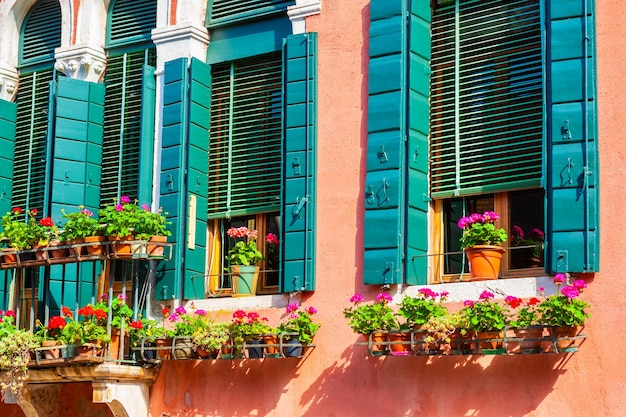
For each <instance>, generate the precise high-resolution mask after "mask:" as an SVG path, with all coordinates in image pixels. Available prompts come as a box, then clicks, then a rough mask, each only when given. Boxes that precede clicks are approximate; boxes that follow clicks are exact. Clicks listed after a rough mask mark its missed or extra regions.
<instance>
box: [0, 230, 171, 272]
mask: <svg viewBox="0 0 626 417" xmlns="http://www.w3.org/2000/svg"><path fill="white" fill-rule="evenodd" d="M166 247H167V248H169V247H171V244H168V243H167V236H152V237H151V238H150V239H149V240H135V239H134V238H133V236H128V237H127V238H124V239H120V238H117V237H109V238H107V237H105V236H88V237H86V238H83V239H74V240H73V241H71V242H56V243H52V244H47V245H39V246H37V247H35V248H33V249H26V250H21V251H17V250H14V249H9V248H4V249H3V250H2V252H0V267H1V268H17V267H25V268H27V267H35V266H42V265H53V264H62V263H70V262H82V261H93V260H98V259H131V258H132V259H143V258H149V259H165V258H166V256H165V248H166ZM169 255H171V251H170V253H168V257H169Z"/></svg>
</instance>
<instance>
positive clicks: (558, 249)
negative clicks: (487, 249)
mask: <svg viewBox="0 0 626 417" xmlns="http://www.w3.org/2000/svg"><path fill="white" fill-rule="evenodd" d="M547 4H548V17H547V18H548V22H549V25H548V28H549V30H548V45H549V54H548V64H547V69H548V87H547V96H548V112H549V116H550V117H549V124H548V133H549V135H548V136H549V141H550V143H549V145H550V146H549V149H550V151H549V152H548V181H549V182H548V192H547V195H548V219H547V223H548V224H547V230H548V245H549V246H548V248H549V250H548V251H547V253H548V256H549V260H548V262H547V264H548V265H549V267H550V270H549V271H548V272H597V271H598V270H599V265H600V260H599V242H600V237H599V197H598V180H599V178H600V175H599V172H598V170H599V165H598V143H597V138H598V136H597V129H598V127H597V102H596V95H597V92H596V83H595V77H596V55H595V39H596V36H595V24H594V19H595V7H594V6H595V2H594V1H587V0H575V1H572V0H550V1H548V2H547Z"/></svg>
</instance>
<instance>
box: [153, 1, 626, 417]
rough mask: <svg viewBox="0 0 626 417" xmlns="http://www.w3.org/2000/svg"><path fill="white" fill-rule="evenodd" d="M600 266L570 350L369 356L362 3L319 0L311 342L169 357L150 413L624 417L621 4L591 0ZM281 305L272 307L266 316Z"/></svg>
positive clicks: (314, 27) (311, 24) (365, 15)
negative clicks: (354, 327) (284, 351)
mask: <svg viewBox="0 0 626 417" xmlns="http://www.w3.org/2000/svg"><path fill="white" fill-rule="evenodd" d="M596 3H597V4H596V8H597V56H598V91H599V100H598V101H599V145H600V170H601V171H600V173H601V174H600V175H601V186H600V187H601V188H600V193H601V194H600V195H601V198H600V200H601V234H602V247H601V267H600V270H601V272H599V273H596V274H592V275H588V276H586V277H585V280H586V281H587V283H588V285H589V288H588V289H587V291H586V292H585V294H584V298H585V299H586V300H587V301H589V302H590V303H591V305H592V308H591V315H592V317H591V319H590V320H589V321H588V323H587V326H586V328H585V333H586V334H587V335H588V338H587V340H586V341H585V342H584V344H583V345H582V347H581V349H580V351H579V352H578V353H575V354H572V355H567V356H566V355H536V356H535V355H521V356H515V357H511V356H497V357H486V356H482V357H476V356H471V357H464V356H451V357H435V358H425V357H385V358H375V357H368V356H366V355H365V353H366V351H365V348H364V347H362V346H355V345H354V343H355V342H356V341H357V340H358V337H357V335H355V334H353V333H352V332H351V330H350V329H349V328H348V326H347V325H346V321H345V319H344V318H343V316H342V309H343V307H345V306H346V305H347V304H348V301H347V300H348V298H349V297H350V296H351V295H352V294H353V293H354V292H359V293H362V294H364V295H365V297H366V299H369V300H372V299H373V298H374V297H375V295H376V293H377V292H379V290H380V288H379V287H366V286H364V285H363V284H362V279H361V274H362V268H363V266H362V245H363V228H362V220H363V195H364V191H363V189H364V170H365V149H366V114H367V68H368V63H367V60H368V41H367V38H368V27H369V26H368V25H369V23H368V22H369V2H368V1H365V0H351V1H348V0H341V1H338V0H326V1H324V2H323V10H322V12H321V13H320V14H319V15H318V16H313V17H310V18H308V19H307V30H309V31H315V32H318V33H319V34H320V36H319V39H320V42H319V121H320V124H319V134H318V141H319V153H318V172H319V177H318V190H319V194H318V201H319V204H318V212H317V226H318V229H317V230H318V233H319V235H318V236H319V239H318V243H317V251H316V254H317V271H316V276H317V288H316V290H315V292H314V293H313V294H311V295H310V296H307V298H306V299H305V300H303V301H304V304H305V305H314V306H316V307H317V308H318V309H319V319H320V320H321V321H322V322H323V326H322V328H321V329H320V331H319V332H318V335H317V336H316V340H315V342H316V345H317V347H316V348H315V350H314V351H313V352H312V353H311V355H310V356H309V357H308V358H307V359H306V360H303V361H302V362H297V361H295V360H293V361H292V360H285V361H272V360H265V361H264V362H251V361H247V362H233V363H231V362H220V361H217V362H215V363H207V362H199V363H196V364H193V365H190V364H187V363H180V362H169V363H165V364H164V365H163V368H162V370H161V372H160V374H159V378H158V380H157V381H156V383H155V384H154V385H153V387H152V391H151V394H152V395H151V413H152V415H153V416H161V415H170V416H189V417H191V416H200V415H201V416H253V415H254V416H279V417H281V416H307V417H317V416H325V417H330V416H338V417H350V416H429V417H431V416H555V415H558V416H572V417H573V416H607V417H612V416H620V415H625V414H626V391H625V390H624V389H623V381H624V380H625V379H626V367H624V366H623V360H624V359H625V356H624V354H623V353H622V349H621V348H620V347H619V345H616V344H615V343H617V344H619V340H620V339H621V337H620V336H619V333H618V332H619V329H621V327H623V325H624V320H626V289H625V287H624V286H623V285H622V282H621V281H622V275H623V271H624V269H625V268H626V257H625V256H624V253H625V249H624V233H623V221H622V217H623V203H622V200H623V197H622V193H621V189H622V188H623V184H624V181H626V169H624V160H626V145H625V144H624V141H623V140H622V138H623V137H624V136H626V127H625V124H624V123H623V120H622V119H623V118H624V114H625V113H624V109H626V83H624V75H623V73H622V72H621V71H620V68H621V67H622V66H623V65H622V64H623V61H624V57H626V43H625V42H623V40H624V38H625V37H626V29H624V26H623V25H622V22H623V21H624V19H626V6H625V5H624V4H623V2H621V1H617V0H610V1H598V2H596ZM272 313H273V314H274V315H275V314H276V312H275V311H270V312H268V314H270V315H271V314H272Z"/></svg>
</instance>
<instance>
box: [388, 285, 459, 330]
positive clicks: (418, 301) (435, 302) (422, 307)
mask: <svg viewBox="0 0 626 417" xmlns="http://www.w3.org/2000/svg"><path fill="white" fill-rule="evenodd" d="M447 297H448V292H447V291H443V292H441V293H437V292H434V291H433V290H431V289H430V288H420V289H419V290H418V291H417V296H415V297H412V296H409V295H406V296H404V297H403V298H402V301H400V308H399V309H398V312H399V313H400V315H401V316H402V317H404V319H405V324H406V325H407V326H408V327H409V328H416V330H419V327H420V326H422V325H425V324H426V323H428V320H429V319H430V318H431V317H440V316H444V315H445V314H446V313H447V312H448V309H447V308H446V307H444V306H443V305H442V303H443V302H444V301H445V300H446V298H447Z"/></svg>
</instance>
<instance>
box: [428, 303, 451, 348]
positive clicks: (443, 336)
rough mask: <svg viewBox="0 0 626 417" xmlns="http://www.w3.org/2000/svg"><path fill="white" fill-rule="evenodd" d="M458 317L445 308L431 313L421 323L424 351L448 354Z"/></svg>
mask: <svg viewBox="0 0 626 417" xmlns="http://www.w3.org/2000/svg"><path fill="white" fill-rule="evenodd" d="M457 325H458V319H457V318H456V316H455V315H453V314H450V313H448V311H447V310H446V311H445V312H443V313H442V314H439V315H431V316H430V317H429V318H428V321H427V322H426V323H425V324H424V325H423V330H424V332H425V336H424V339H423V342H424V346H423V347H424V352H425V353H430V352H431V351H436V352H441V353H442V354H444V355H449V354H450V352H451V351H452V342H453V340H452V339H453V335H454V333H455V331H456V329H457Z"/></svg>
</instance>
